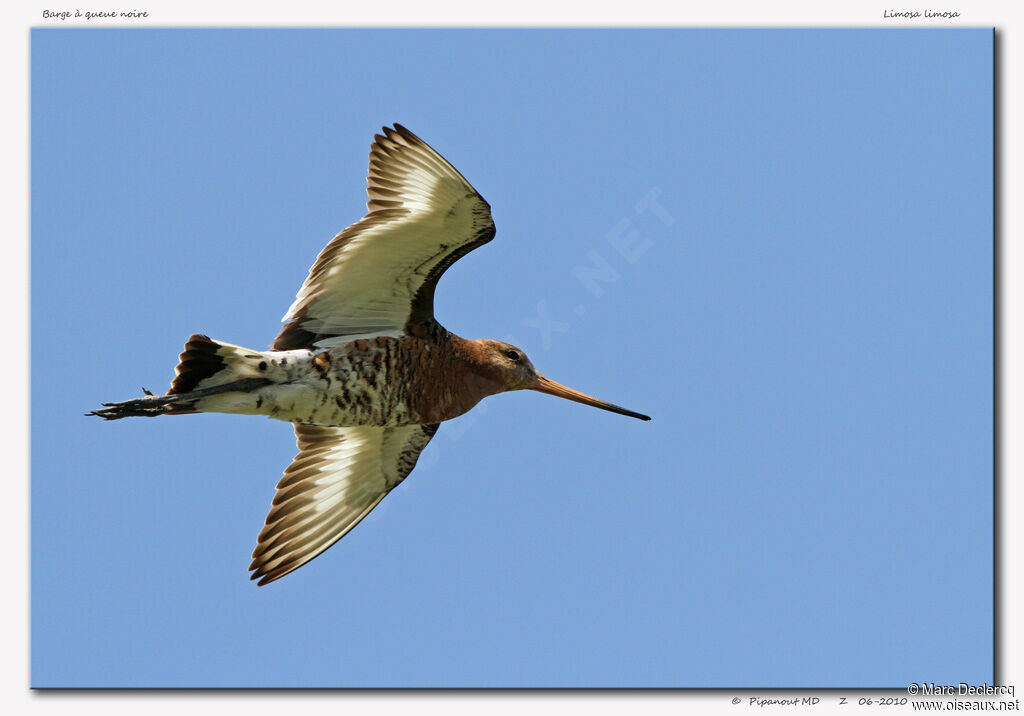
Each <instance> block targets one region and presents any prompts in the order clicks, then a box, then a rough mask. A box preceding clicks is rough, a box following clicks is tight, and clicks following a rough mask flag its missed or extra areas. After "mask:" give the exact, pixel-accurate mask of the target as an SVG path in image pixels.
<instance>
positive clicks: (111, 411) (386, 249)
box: [90, 124, 650, 585]
mask: <svg viewBox="0 0 1024 716" xmlns="http://www.w3.org/2000/svg"><path fill="white" fill-rule="evenodd" d="M374 139H375V141H374V143H373V145H372V146H371V148H370V172H369V178H368V185H369V186H368V188H367V193H368V194H369V197H370V199H369V201H368V202H367V209H368V213H367V214H366V216H364V217H363V218H362V219H360V220H359V221H357V222H356V223H355V224H353V225H352V226H350V227H348V228H347V229H345V230H344V231H342V232H341V233H340V234H338V235H337V236H335V237H334V239H333V240H331V242H330V243H328V244H327V246H326V247H325V248H324V250H323V251H321V252H320V255H319V256H318V257H317V259H316V262H315V263H314V264H313V268H311V269H310V271H309V276H308V277H307V278H306V281H305V283H303V284H302V288H301V289H299V293H298V295H297V296H296V299H295V302H294V303H293V304H292V306H291V308H290V309H289V310H288V313H287V314H286V315H285V317H284V319H283V320H284V322H285V326H284V328H283V329H282V330H281V333H280V335H278V337H277V339H276V340H275V341H274V343H273V345H272V346H271V350H268V351H255V350H250V349H248V348H242V347H240V346H236V345H231V344H230V343H223V342H221V341H215V340H212V339H210V338H207V337H206V336H202V335H194V336H192V337H191V338H189V340H188V343H186V344H185V352H184V353H182V354H181V356H180V362H179V363H178V366H177V368H176V369H175V372H176V377H175V378H174V382H173V383H172V384H171V389H170V390H169V391H168V392H167V395H162V396H157V395H153V394H151V393H149V392H148V391H146V393H147V394H146V396H145V397H142V398H137V399H134V400H128V401H124V402H121V403H104V406H105V407H103V408H100V409H99V410H96V411H93V412H92V413H90V415H98V416H100V417H102V418H106V419H108V420H116V419H118V418H126V417H131V416H150V417H152V416H157V415H183V414H189V413H239V414H244V415H266V416H268V417H271V418H277V419H278V420H285V421H288V422H290V423H293V424H294V426H295V435H296V438H297V441H298V448H299V454H298V455H296V456H295V459H294V460H293V461H292V464H291V465H290V466H289V467H288V469H287V470H285V473H284V477H282V478H281V481H280V482H279V483H278V485H277V493H276V494H275V496H274V500H273V505H272V507H271V509H270V514H269V515H268V516H267V521H266V525H265V526H264V527H263V529H262V531H260V534H259V539H258V543H257V546H256V549H255V551H254V552H253V555H252V556H253V559H252V564H250V565H249V570H250V571H251V572H252V575H251V577H252V579H258V580H259V584H261V585H263V584H266V583H267V582H272V581H274V580H275V579H279V578H280V577H283V576H284V575H286V574H288V573H289V572H291V571H293V570H295V569H297V568H299V567H301V566H302V565H303V564H305V563H306V562H308V561H309V560H311V559H313V558H314V557H316V556H317V555H319V554H321V553H322V552H323V551H324V550H326V549H327V548H328V547H330V546H331V545H332V544H334V543H335V542H337V541H338V540H339V539H341V538H342V537H344V536H345V534H346V533H347V532H348V531H349V530H351V529H352V528H353V527H354V526H355V525H356V524H357V523H358V522H359V521H360V520H361V519H362V518H363V517H365V516H366V515H367V514H368V513H369V512H370V510H372V509H373V508H374V507H375V506H376V505H377V504H378V503H379V502H380V501H381V500H382V499H384V496H385V495H387V494H388V492H390V491H391V490H392V489H394V488H395V487H396V486H397V485H398V483H400V482H401V481H402V480H404V479H405V478H406V477H407V476H408V475H409V473H410V472H411V471H412V469H413V467H414V466H415V465H416V460H417V459H418V458H419V455H420V452H421V451H422V450H423V448H424V447H426V445H427V443H428V442H430V439H431V438H432V437H433V436H434V434H435V433H436V432H437V429H438V426H439V425H440V423H442V422H444V421H445V420H451V419H452V418H455V417H458V416H459V415H462V414H463V413H465V412H466V411H468V410H469V409H470V408H472V407H473V406H474V405H476V404H477V403H478V402H479V401H480V400H482V399H483V398H485V397H487V396H489V395H495V394H497V393H502V392H504V391H508V390H537V391H540V392H542V393H549V394H551V395H557V396H559V397H562V398H568V399H569V400H575V401H577V402H579V403H584V404H586V405H592V406H594V407H597V408H602V409H604V410H610V411H612V412H614V413H619V414H621V415H628V416H630V417H634V418H639V419H641V420H650V418H649V417H648V416H646V415H641V414H640V413H635V412H633V411H632V410H626V409H625V408H621V407H619V406H617V405H612V404H611V403H606V402H604V401H602V400H598V399H597V398H592V397H591V396H589V395H586V394H584V393H580V392H578V391H575V390H572V389H571V388H567V387H565V386H564V385H560V384H559V383H556V382H555V381H553V380H550V379H548V378H545V377H544V376H543V375H541V374H540V373H538V372H537V370H536V369H535V368H534V367H533V364H532V363H531V362H530V360H529V359H528V358H527V357H526V355H525V354H524V353H523V352H522V351H521V350H519V349H518V348H516V347H515V346H511V345H509V344H507V343H502V342H500V341H492V340H466V339H464V338H460V337H459V336H457V335H455V334H454V333H450V332H448V331H447V330H445V329H444V328H443V327H442V326H441V325H440V324H439V323H438V322H437V321H436V320H434V288H435V286H436V285H437V281H438V279H439V278H440V277H441V275H442V274H443V273H444V272H445V270H447V269H448V267H449V266H451V265H452V264H453V263H455V261H457V260H458V259H460V258H462V257H463V256H465V255H466V254H467V253H469V252H470V251H472V250H473V249H475V248H477V247H478V246H482V245H483V244H486V243H487V242H488V241H490V240H491V239H492V238H494V222H493V221H492V220H491V211H490V205H489V204H488V203H487V202H486V201H484V200H483V198H482V197H481V196H480V195H479V194H477V192H476V190H475V189H473V187H472V186H470V185H469V182H467V181H466V180H465V178H464V177H463V176H462V175H461V174H459V172H458V171H456V170H455V168H454V167H453V166H452V165H451V164H449V163H448V162H447V161H445V159H444V158H443V157H442V156H441V155H440V154H438V153H437V152H435V151H434V150H433V149H432V148H430V147H429V146H428V145H427V144H426V143H425V142H424V141H423V140H421V139H420V138H419V137H417V136H416V135H414V134H413V133H412V132H410V131H409V130H407V129H405V128H404V127H402V126H401V125H399V124H395V128H394V129H391V128H390V127H385V128H384V136H381V135H376V136H375V138H374Z"/></svg>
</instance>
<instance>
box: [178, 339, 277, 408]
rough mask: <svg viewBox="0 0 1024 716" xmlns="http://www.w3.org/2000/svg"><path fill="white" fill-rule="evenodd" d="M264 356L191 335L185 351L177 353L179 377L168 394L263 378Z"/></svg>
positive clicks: (265, 364) (264, 368)
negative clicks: (178, 354)
mask: <svg viewBox="0 0 1024 716" xmlns="http://www.w3.org/2000/svg"><path fill="white" fill-rule="evenodd" d="M263 359H264V356H262V355H260V354H259V353H254V352H253V351H251V350H249V349H248V348H242V347H241V346H235V345H232V344H230V343H223V342H221V341H215V340H213V339H212V338H210V337H208V336H204V335H200V334H195V335H192V336H190V337H189V339H188V343H186V344H185V352H184V353H182V354H181V355H180V356H178V360H179V363H178V366H177V368H175V369H174V371H175V373H176V376H175V378H174V381H173V382H172V383H171V389H170V390H169V391H167V394H168V395H176V394H178V393H190V392H192V391H193V390H197V389H201V388H212V387H214V386H217V385H224V384H226V383H233V382H235V381H237V380H240V379H242V378H259V377H262V376H261V373H262V371H265V370H266V368H267V363H266V361H265V360H263Z"/></svg>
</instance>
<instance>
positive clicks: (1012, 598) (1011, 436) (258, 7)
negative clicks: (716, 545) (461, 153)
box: [0, 0, 1024, 716]
mask: <svg viewBox="0 0 1024 716" xmlns="http://www.w3.org/2000/svg"><path fill="white" fill-rule="evenodd" d="M79 2H82V0H75V3H70V2H68V3H65V2H63V1H54V2H50V3H43V2H38V1H33V2H25V3H21V4H20V5H19V6H17V7H16V8H6V9H5V10H4V11H3V13H4V17H3V20H4V23H3V25H2V28H0V32H2V33H3V42H2V43H0V52H2V53H3V55H2V57H3V61H2V63H0V67H2V70H0V74H2V76H3V79H4V84H3V88H4V93H3V97H4V98H5V99H6V103H7V105H8V106H9V107H10V109H8V110H6V111H5V112H4V115H3V122H4V127H3V130H4V131H3V132H2V138H3V140H2V141H3V143H4V144H5V145H6V146H5V149H6V151H4V152H3V153H2V155H0V156H3V157H4V159H5V160H4V162H3V177H4V184H3V191H2V193H0V196H2V197H3V202H4V208H5V211H4V212H3V216H4V217H5V218H6V223H7V225H8V234H7V236H6V238H5V241H4V260H3V261H2V262H0V271H2V272H3V277H2V281H0V291H2V292H3V293H2V295H3V299H4V304H5V305H8V306H12V307H13V309H12V310H10V312H9V314H8V319H7V326H6V330H5V332H4V335H5V336H6V340H7V343H6V345H5V346H4V348H5V349H6V350H5V351H4V360H3V364H2V372H0V376H2V383H0V386H2V393H0V395H2V396H3V401H4V403H5V404H6V405H7V409H6V410H4V411H3V415H4V426H3V427H4V430H3V431H2V432H0V435H3V441H4V448H5V450H4V452H3V454H5V455H8V456H9V457H10V458H11V459H10V461H9V463H8V464H9V465H10V466H11V467H12V469H9V470H7V471H6V474H5V476H4V478H3V479H4V480H5V485H4V492H3V494H4V495H5V497H6V511H5V512H6V514H5V519H3V520H0V540H2V542H0V543H2V544H3V545H4V546H5V549H4V554H5V570H4V572H5V574H6V575H8V580H7V581H8V585H7V588H6V589H4V590H3V596H2V597H0V599H2V609H0V614H2V622H0V625H2V632H0V633H2V635H3V648H2V652H0V653H2V662H0V666H2V668H0V689H2V691H0V703H3V705H4V706H5V707H6V709H7V712H8V713H22V712H26V711H31V712H33V713H45V714H49V713H66V712H68V711H74V712H75V713H86V714H87V713H89V712H92V711H94V710H95V711H97V712H99V711H102V713H104V714H121V713H125V714H136V713H138V712H139V711H140V710H142V711H144V712H145V713H146V714H164V713H172V712H173V713H177V712H178V711H182V710H187V711H189V712H201V713H207V712H215V711H217V712H219V711H221V710H224V709H227V708H237V707H240V708H244V709H246V712H247V713H251V714H263V713H267V714H271V713H272V714H275V716H277V715H278V714H280V712H281V711H282V710H291V709H295V710H299V709H301V710H302V711H303V713H321V712H326V713H337V712H338V711H340V710H342V709H344V710H345V712H346V713H352V712H353V711H355V712H356V713H361V712H363V711H364V710H369V709H373V710H374V711H375V712H380V711H381V710H383V711H385V712H389V711H391V710H392V709H393V710H395V711H398V710H402V711H403V712H404V711H407V710H409V709H410V708H411V709H415V710H416V712H417V713H419V712H422V711H424V710H426V711H428V712H432V711H434V710H437V711H441V710H443V711H444V713H446V714H463V713H465V714H474V715H475V714H478V713H481V712H485V713H488V714H518V713H520V712H521V711H523V710H525V709H528V710H530V711H535V710H538V709H539V710H542V711H544V712H547V711H556V710H557V711H564V710H566V709H584V710H585V711H586V713H588V714H591V713H597V714H601V713H609V714H618V713H621V712H622V711H623V710H626V709H629V710H633V709H637V708H639V709H642V710H643V711H644V712H645V713H654V714H673V715H675V714H679V713H686V712H689V711H690V710H696V711H698V712H700V713H719V712H726V713H739V712H740V711H746V710H748V709H750V708H753V707H751V706H750V705H749V703H748V699H749V698H750V697H751V696H755V695H758V694H756V693H755V692H740V693H736V694H732V693H727V692H587V693H581V692H555V693H552V692H501V693H494V692H454V693H453V692H427V693H423V692H419V693H408V692H388V693H366V692H259V691H248V692H203V691H192V692H155V693H154V692H84V693H83V692H70V693H52V692H51V693H38V692H30V691H29V689H28V683H29V673H28V649H29V632H28V613H29V609H28V584H29V564H28V554H29V551H28V534H29V531H28V513H29V509H28V507H29V492H28V477H27V476H28V445H29V442H28V427H29V422H28V420H27V416H28V415H29V403H28V375H29V362H28V336H29V332H28V325H29V324H28V315H29V314H28V295H29V294H28V282H27V277H28V256H29V252H28V236H29V233H28V229H29V227H28V219H29V209H28V206H29V204H28V182H29V141H28V138H29V135H28V129H29V105H28V103H29V28H31V27H34V26H99V24H100V21H95V20H94V21H85V20H79V21H77V22H75V21H70V20H65V21H60V20H44V19H43V17H42V11H43V9H44V8H48V9H51V10H54V11H59V10H62V9H69V8H70V9H73V8H74V5H75V4H76V3H79ZM78 7H79V9H80V10H82V12H84V11H85V10H86V9H89V8H93V9H96V10H107V9H118V10H122V9H123V10H129V9H139V10H146V11H148V12H149V13H150V16H149V17H148V18H145V19H139V20H133V21H126V22H123V23H110V22H104V24H105V25H106V26H112V25H124V26H164V27H166V26H175V27H186V26H193V27H194V26H232V27H255V26H291V27H295V26H332V25H337V26H341V25H348V26H353V25H354V26H421V25H429V26H483V25H489V26H497V25H506V26H507V25H511V26H522V27H533V26H544V25H561V26H618V25H629V26H705V27H707V26H719V27H720V26H747V27H751V26H763V27H769V26H771V27H778V26H800V27H821V26H837V27H838V26H850V27H935V26H940V27H984V26H995V27H996V29H997V31H998V32H999V38H1000V39H999V42H1000V46H1001V66H1000V75H999V76H1000V80H1001V86H1000V88H999V91H1000V96H1001V106H1000V109H1001V120H1000V126H1001V135H1000V139H1001V145H1000V147H999V155H1000V165H1001V168H1002V177H1001V197H1002V205H1001V209H1002V212H1001V214H1002V225H1001V226H1002V232H1001V233H1002V243H1001V254H1000V258H1001V262H1002V292H1003V297H1002V298H1003V303H1002V314H1001V318H1002V326H1001V329H1002V334H1001V335H1002V359H1001V363H1002V372H1003V376H1002V377H1003V383H1002V407H1003V424H1002V426H1003V431H1002V447H1003V462H1002V466H1003V479H1002V483H1001V492H1000V496H1001V502H1002V504H1001V505H999V508H1000V509H1001V510H1002V517H1001V523H1002V527H1003V535H1002V541H1001V544H1002V555H1001V556H1002V558H1003V564H1002V565H1001V573H1002V585H1001V587H1002V605H1003V612H1002V619H1003V622H1002V626H1003V629H1002V644H1003V647H1004V655H1003V659H1002V676H1003V681H1004V683H1007V684H1017V685H1019V686H1021V687H1022V688H1024V680H1019V679H1020V677H1021V675H1022V673H1024V672H1022V669H1021V661H1020V648H1019V646H1020V639H1019V637H1020V631H1021V630H1020V619H1019V612H1020V610H1019V609H1017V610H1015V609H1013V608H1012V607H1011V605H1015V604H1020V603H1021V602H1022V592H1021V588H1020V572H1021V570H1020V563H1021V560H1020V553H1019V551H1018V550H1017V549H1016V548H1017V546H1019V545H1020V542H1021V540H1020V537H1021V534H1022V531H1024V530H1022V528H1021V527H1020V526H1019V524H1020V523H1019V522H1018V521H1017V520H1015V519H1013V518H1012V516H1013V515H1015V514H1017V512H1018V508H1019V507H1020V505H1021V500H1020V495H1021V490H1020V487H1019V486H1018V484H1017V483H1018V480H1019V478H1020V474H1021V472H1022V470H1021V468H1022V448H1021V447H1020V440H1019V438H1021V437H1022V431H1021V427H1022V417H1021V410H1020V405H1021V398H1022V387H1021V381H1020V380H1019V378H1018V376H1019V374H1020V373H1019V371H1017V370H1015V369H1014V368H1015V367H1016V366H1019V365H1020V364H1021V362H1022V358H1024V346H1022V322H1021V320H1020V316H1021V311H1020V308H1021V300H1022V296H1024V280H1022V279H1024V271H1022V268H1024V267H1022V258H1021V251H1020V249H1019V248H1018V246H1017V242H1016V241H1015V240H1014V237H1015V236H1017V235H1018V234H1019V225H1020V224H1019V221H1018V215H1019V210H1018V208H1017V204H1016V203H1015V201H1014V200H1013V197H1019V196H1020V195H1021V192H1020V189H1021V183H1020V170H1021V153H1020V148H1019V142H1018V141H1017V136H1016V135H1017V132H1016V131H1015V129H1016V128H1017V127H1019V126H1021V122H1020V107H1021V102H1020V97H1021V88H1022V87H1024V82H1022V81H1021V62H1020V58H1021V52H1020V50H1019V44H1020V39H1021V37H1022V35H1021V28H1022V25H1021V22H1020V14H1021V12H1020V10H1019V9H1018V7H1019V6H1018V5H1016V4H1015V3H1011V2H984V3H971V4H970V6H964V5H962V4H959V5H958V4H957V3H956V2H952V3H946V2H937V3H936V4H935V5H931V4H929V3H927V2H924V3H918V2H892V3H880V4H874V3H846V4H843V5H838V6H835V5H834V6H831V7H825V6H823V4H822V3H820V2H792V1H786V0H777V1H776V2H768V3H765V2H737V1H735V0H732V1H726V0H716V2H708V3H705V4H704V5H701V6H695V7H668V6H667V3H665V2H657V1H652V0H632V1H631V2H629V3H626V4H623V5H622V6H615V7H599V6H598V4H597V3H595V2H593V0H588V1H586V2H558V3H555V2H552V1H551V0H523V1H521V2H518V3H516V4H515V5H514V6H513V5H508V6H505V7H489V6H488V4H487V3H482V2H479V0H477V1H474V2H470V1H469V0H434V1H433V2H423V1H422V0H420V1H419V2H417V1H415V0H388V1H387V2H384V3H367V4H364V5H360V6H347V5H341V4H338V3H327V2H297V1H294V0H293V1H292V2H287V3H281V2H276V3H270V2H258V1H255V0H254V1H253V2H249V3H243V2H225V1H215V0H204V1H203V2H197V1H196V0H183V1H180V2H173V3H172V2H165V1H163V0H161V1H158V2H150V1H149V0H137V4H136V5H132V4H130V3H125V2H122V0H114V1H113V2H107V0H102V1H98V2H95V3H91V2H82V4H80V5H79V6H78ZM926 8H928V9H932V10H956V11H958V12H959V13H960V14H961V17H959V18H957V19H956V20H953V21H948V20H926V19H918V20H911V21H893V20H887V19H885V18H884V17H883V14H884V11H885V10H887V9H888V10H915V9H916V10H922V11H923V10H924V9H926ZM51 349H52V350H59V351H66V352H68V353H69V354H73V352H74V350H75V346H52V347H51ZM951 569H953V568H952V567H951ZM954 575H955V572H951V576H954ZM936 628H937V629H941V628H942V627H941V625H936ZM760 695H761V696H770V697H774V698H782V697H785V696H786V693H784V692H765V693H763V694H760ZM793 695H799V696H806V695H810V692H793ZM818 695H819V696H821V697H822V703H821V704H819V705H818V706H816V707H804V708H811V710H813V711H814V712H817V713H820V712H822V711H825V712H832V711H838V712H840V713H842V712H844V711H845V712H847V713H848V712H849V711H852V710H854V709H856V710H858V711H860V710H861V709H862V708H864V707H859V706H857V705H856V701H857V699H858V698H860V697H862V696H864V695H865V694H864V692H852V693H851V694H849V695H848V698H850V697H852V698H850V700H851V701H852V703H851V704H849V705H847V706H843V707H837V706H833V705H832V702H834V700H835V697H836V696H837V692H823V693H820V694H818ZM886 695H891V694H886ZM733 697H738V698H741V699H742V703H741V704H739V705H733V704H732V703H731V700H732V698H733ZM1017 697H1018V698H1021V694H1020V693H1018V695H1017ZM229 702H230V703H229ZM774 708H775V709H776V710H778V709H780V708H781V709H784V710H785V709H786V708H787V707H774ZM788 708H789V709H790V710H791V709H792V707H788ZM868 708H869V709H870V708H872V707H868ZM874 708H878V707H877V706H876V707H874ZM769 710H771V709H769ZM899 710H900V711H905V710H906V709H899Z"/></svg>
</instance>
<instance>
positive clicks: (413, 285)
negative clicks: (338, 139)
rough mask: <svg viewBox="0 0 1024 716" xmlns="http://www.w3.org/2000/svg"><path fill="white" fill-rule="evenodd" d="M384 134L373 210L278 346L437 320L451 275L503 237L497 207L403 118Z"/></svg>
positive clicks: (323, 263) (330, 262) (324, 268)
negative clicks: (442, 284)
mask: <svg viewBox="0 0 1024 716" xmlns="http://www.w3.org/2000/svg"><path fill="white" fill-rule="evenodd" d="M384 134H385V136H381V135H379V134H378V135H376V136H375V137H374V139H375V141H374V143H373V145H372V146H371V147H370V173H369V177H368V178H367V184H368V186H367V189H366V192H367V194H369V197H370V200H369V201H368V202H367V204H366V206H367V209H368V210H369V213H367V215H366V216H364V217H363V218H362V219H360V220H359V221H357V222H356V223H355V224H353V225H352V226H350V227H348V228H347V229H345V230H344V231H342V232H341V233H340V234H338V235H337V236H335V237H334V239H333V240H331V242H330V243H329V244H327V246H326V247H324V250H323V251H321V252H320V255H319V256H318V257H317V259H316V263H314V264H313V268H311V269H310V271H309V277H308V278H306V282H305V283H304V284H302V288H301V289H300V290H299V293H298V295H297V296H296V298H295V303H293V304H292V307H291V308H290V309H289V310H288V313H287V314H286V315H285V317H284V320H285V321H290V323H288V325H287V326H285V327H284V329H283V330H282V331H281V333H280V335H278V337H277V340H276V341H275V342H274V345H273V347H274V348H275V349H277V350H292V349H295V348H310V347H313V346H316V347H327V346H332V345H337V344H339V343H342V342H346V341H348V340H351V339H352V338H353V337H356V336H366V335H390V336H401V335H404V333H405V327H406V325H407V324H408V323H409V322H410V321H429V320H430V319H432V318H433V316H434V287H435V286H436V285H437V280H438V279H439V278H440V277H441V274H443V273H444V272H445V270H446V269H447V268H448V267H449V266H451V265H452V264H453V263H454V262H455V261H457V260H458V259H459V258H461V257H462V256H464V255H465V254H467V253H468V252H470V251H472V250H473V249H475V248H476V247H477V246H480V245H481V244H485V243H487V242H488V241H490V240H491V239H492V238H494V222H493V221H492V220H491V207H490V205H488V203H487V202H486V201H484V200H483V198H482V197H481V196H480V195H479V194H477V193H476V190H475V189H474V188H473V187H472V186H470V184H469V182H467V181H466V180H465V178H464V177H463V176H462V175H461V174H459V172H458V171H456V170H455V168H454V167H453V166H452V165H451V164H449V163H448V162H447V161H445V159H444V157H442V156H441V155H440V154H438V153H437V152H435V151H434V150H433V149H431V148H430V147H429V146H428V145H427V144H426V142H424V141H423V140H421V139H420V138H419V137H417V136H416V135H415V134H413V133H412V132H410V131H409V130H408V129H406V128H405V127H403V126H402V125H400V124H395V129H391V128H390V127H384Z"/></svg>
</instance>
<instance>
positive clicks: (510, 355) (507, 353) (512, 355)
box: [505, 351, 520, 363]
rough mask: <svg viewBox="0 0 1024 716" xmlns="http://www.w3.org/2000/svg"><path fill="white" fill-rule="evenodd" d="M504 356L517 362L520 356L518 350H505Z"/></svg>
mask: <svg viewBox="0 0 1024 716" xmlns="http://www.w3.org/2000/svg"><path fill="white" fill-rule="evenodd" d="M505 357H506V358H508V359H509V360H512V361H515V362H516V363H518V362H519V358H520V356H519V352H518V351H505Z"/></svg>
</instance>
